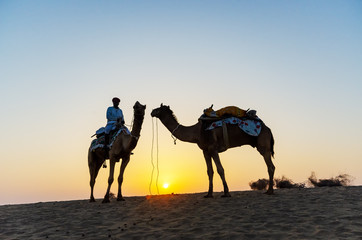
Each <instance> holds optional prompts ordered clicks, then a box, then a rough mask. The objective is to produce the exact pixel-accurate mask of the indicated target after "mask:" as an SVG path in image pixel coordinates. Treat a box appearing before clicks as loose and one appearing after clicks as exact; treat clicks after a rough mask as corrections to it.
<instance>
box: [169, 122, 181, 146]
mask: <svg viewBox="0 0 362 240" xmlns="http://www.w3.org/2000/svg"><path fill="white" fill-rule="evenodd" d="M179 126H180V124H178V125H177V127H175V129H174V130H173V131H172V132H171V137H172V139H173V143H174V144H175V145H176V140H177V137H175V136H174V135H173V133H174V132H175V131H176V130H177V128H178V127H179Z"/></svg>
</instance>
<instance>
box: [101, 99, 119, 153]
mask: <svg viewBox="0 0 362 240" xmlns="http://www.w3.org/2000/svg"><path fill="white" fill-rule="evenodd" d="M112 102H113V106H111V107H109V108H108V109H107V125H106V129H105V136H104V148H105V149H108V144H109V133H110V132H111V131H112V130H113V129H115V127H116V124H117V121H118V119H120V121H121V124H122V125H123V124H124V118H123V112H122V109H120V108H119V107H118V106H119V103H120V102H121V100H120V99H119V98H118V97H114V98H113V99H112Z"/></svg>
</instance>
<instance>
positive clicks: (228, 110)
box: [199, 105, 260, 123]
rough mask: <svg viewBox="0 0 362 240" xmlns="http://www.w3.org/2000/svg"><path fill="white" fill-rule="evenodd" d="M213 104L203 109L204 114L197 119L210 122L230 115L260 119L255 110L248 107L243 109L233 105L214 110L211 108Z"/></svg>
mask: <svg viewBox="0 0 362 240" xmlns="http://www.w3.org/2000/svg"><path fill="white" fill-rule="evenodd" d="M213 106H214V105H211V107H209V108H206V109H205V110H204V114H202V115H201V116H200V118H199V121H202V122H208V123H211V122H216V121H220V120H223V119H226V118H230V117H236V118H239V119H251V120H259V121H260V119H259V118H258V116H257V115H256V110H250V108H249V109H248V110H243V109H241V108H238V107H235V106H228V107H224V108H221V109H219V110H217V111H214V110H213V109H212V107H213Z"/></svg>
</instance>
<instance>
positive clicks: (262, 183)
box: [249, 178, 269, 190]
mask: <svg viewBox="0 0 362 240" xmlns="http://www.w3.org/2000/svg"><path fill="white" fill-rule="evenodd" d="M268 184H269V180H268V179H265V178H263V179H259V180H258V181H256V182H250V183H249V186H250V188H251V189H253V190H265V189H266V188H267V186H268Z"/></svg>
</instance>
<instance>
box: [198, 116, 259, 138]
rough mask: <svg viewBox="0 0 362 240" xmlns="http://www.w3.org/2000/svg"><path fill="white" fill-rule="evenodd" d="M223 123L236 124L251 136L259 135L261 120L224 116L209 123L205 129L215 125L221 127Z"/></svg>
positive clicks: (210, 128) (212, 127) (213, 127)
mask: <svg viewBox="0 0 362 240" xmlns="http://www.w3.org/2000/svg"><path fill="white" fill-rule="evenodd" d="M223 123H226V124H237V125H238V126H239V128H240V129H241V130H243V131H244V132H245V133H247V134H249V135H251V136H255V137H256V136H259V134H260V131H261V120H255V119H249V118H236V117H230V118H225V119H222V120H219V121H216V122H213V123H211V125H210V126H209V127H207V128H206V129H205V130H212V129H215V128H217V127H222V125H223Z"/></svg>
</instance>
